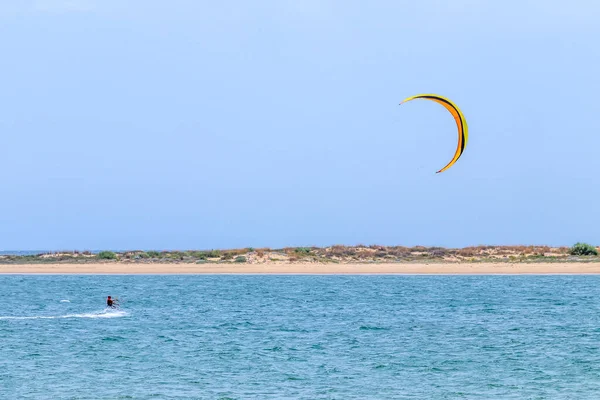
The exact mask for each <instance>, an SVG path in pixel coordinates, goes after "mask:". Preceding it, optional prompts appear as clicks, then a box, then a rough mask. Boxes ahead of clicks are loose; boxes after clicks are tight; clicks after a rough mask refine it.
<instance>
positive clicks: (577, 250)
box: [569, 243, 598, 256]
mask: <svg viewBox="0 0 600 400" xmlns="http://www.w3.org/2000/svg"><path fill="white" fill-rule="evenodd" d="M569 254H571V255H572V256H597V255H598V249H596V248H595V247H594V246H592V245H591V244H587V243H575V245H574V246H573V247H571V249H570V250H569Z"/></svg>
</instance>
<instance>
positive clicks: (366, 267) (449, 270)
mask: <svg viewBox="0 0 600 400" xmlns="http://www.w3.org/2000/svg"><path fill="white" fill-rule="evenodd" d="M23 274H24V275H29V274H31V275H597V274H598V275H600V262H589V263H568V262H567V263H558V262H556V263H422V264H420V263H419V264H408V263H386V264H383V263H382V264H366V263H365V264H361V263H352V264H329V263H328V264H316V263H268V264H208V263H207V264H154V263H151V264H142V263H140V264H135V263H131V264H129V263H127V264H125V263H89V264H4V265H0V275H23Z"/></svg>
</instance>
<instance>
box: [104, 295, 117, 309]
mask: <svg viewBox="0 0 600 400" xmlns="http://www.w3.org/2000/svg"><path fill="white" fill-rule="evenodd" d="M118 305H119V303H118V300H117V299H114V300H113V299H112V298H111V297H110V296H108V297H107V298H106V306H107V307H110V308H117V306H118Z"/></svg>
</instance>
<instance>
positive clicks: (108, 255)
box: [97, 251, 117, 260]
mask: <svg viewBox="0 0 600 400" xmlns="http://www.w3.org/2000/svg"><path fill="white" fill-rule="evenodd" d="M97 257H98V258H99V259H100V260H116V259H117V254H116V253H114V252H112V251H101V252H100V253H98V256H97Z"/></svg>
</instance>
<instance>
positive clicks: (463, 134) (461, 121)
mask: <svg viewBox="0 0 600 400" xmlns="http://www.w3.org/2000/svg"><path fill="white" fill-rule="evenodd" d="M415 99H426V100H431V101H435V102H436V103H439V104H441V105H443V106H444V107H445V108H446V110H448V111H450V114H452V116H453V117H454V120H455V121H456V127H457V128H458V146H457V147H456V153H454V157H452V160H450V162H449V163H448V165H446V166H445V167H444V168H442V169H440V170H439V171H437V173H440V172H444V171H445V170H447V169H448V168H450V167H451V166H452V165H454V163H455V162H456V161H458V159H459V158H460V156H461V155H462V153H463V151H464V150H465V147H467V141H468V140H469V129H468V128H467V120H466V119H465V116H464V115H463V113H462V111H460V108H458V107H457V106H456V104H454V103H453V102H451V101H450V100H448V99H446V98H445V97H442V96H438V95H437V94H418V95H416V96H412V97H409V98H407V99H404V100H403V101H402V103H400V104H404V103H406V102H407V101H411V100H415Z"/></svg>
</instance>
